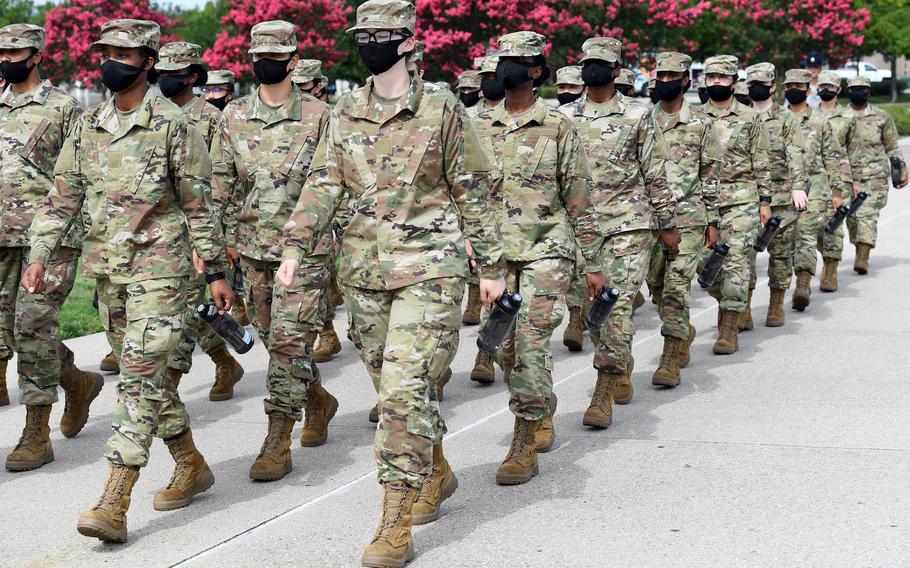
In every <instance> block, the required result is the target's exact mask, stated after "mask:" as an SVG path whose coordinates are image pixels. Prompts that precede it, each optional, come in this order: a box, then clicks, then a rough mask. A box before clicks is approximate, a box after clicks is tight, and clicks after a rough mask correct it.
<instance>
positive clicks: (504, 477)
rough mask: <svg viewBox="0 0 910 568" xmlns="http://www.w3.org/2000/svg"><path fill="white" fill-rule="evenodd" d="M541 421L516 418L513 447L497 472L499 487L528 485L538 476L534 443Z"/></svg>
mask: <svg viewBox="0 0 910 568" xmlns="http://www.w3.org/2000/svg"><path fill="white" fill-rule="evenodd" d="M538 428H540V420H525V419H524V418H519V417H518V416H516V417H515V430H514V432H513V433H512V445H511V447H509V453H508V455H506V459H505V461H503V462H502V465H500V466H499V469H498V470H496V483H498V484H499V485H519V484H522V483H527V482H528V481H530V480H531V478H532V477H534V476H535V475H537V473H538V469H537V446H536V445H535V443H534V438H535V435H536V434H537V429H538Z"/></svg>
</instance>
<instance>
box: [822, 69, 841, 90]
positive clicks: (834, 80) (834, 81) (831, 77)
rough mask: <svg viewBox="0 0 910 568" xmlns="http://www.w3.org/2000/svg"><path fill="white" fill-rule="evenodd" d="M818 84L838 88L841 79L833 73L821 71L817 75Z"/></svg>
mask: <svg viewBox="0 0 910 568" xmlns="http://www.w3.org/2000/svg"><path fill="white" fill-rule="evenodd" d="M818 84H819V85H834V86H835V87H837V88H840V84H841V77H840V75H838V74H837V73H835V72H834V71H822V72H821V73H819V74H818Z"/></svg>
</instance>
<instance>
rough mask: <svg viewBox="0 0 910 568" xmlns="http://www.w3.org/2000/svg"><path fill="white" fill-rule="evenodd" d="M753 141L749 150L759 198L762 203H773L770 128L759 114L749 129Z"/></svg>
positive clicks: (750, 138)
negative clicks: (769, 152) (769, 151)
mask: <svg viewBox="0 0 910 568" xmlns="http://www.w3.org/2000/svg"><path fill="white" fill-rule="evenodd" d="M749 140H750V142H751V144H750V147H749V152H750V153H751V157H752V176H753V177H754V178H755V183H756V184H757V185H758V200H759V201H760V202H761V203H771V191H772V183H773V182H772V181H771V158H770V156H769V155H768V147H769V138H768V128H767V127H766V126H765V122H764V121H763V120H762V119H761V117H760V116H759V115H755V118H754V119H753V120H752V127H751V128H750V130H749Z"/></svg>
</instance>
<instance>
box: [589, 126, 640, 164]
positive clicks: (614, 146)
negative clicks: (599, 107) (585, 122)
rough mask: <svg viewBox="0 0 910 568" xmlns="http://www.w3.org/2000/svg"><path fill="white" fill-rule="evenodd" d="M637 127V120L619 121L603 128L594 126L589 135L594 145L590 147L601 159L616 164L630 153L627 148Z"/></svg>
mask: <svg viewBox="0 0 910 568" xmlns="http://www.w3.org/2000/svg"><path fill="white" fill-rule="evenodd" d="M637 125H638V121H637V120H628V119H619V120H614V121H613V122H611V123H609V124H606V123H604V124H603V125H602V126H592V128H591V130H590V132H589V133H588V137H589V138H590V140H591V142H592V145H591V146H588V147H589V148H591V150H592V153H594V154H596V155H598V156H600V157H601V158H603V159H606V160H609V161H611V162H616V161H618V160H620V159H622V158H623V157H624V156H625V155H626V154H627V153H628V149H627V148H626V146H627V144H629V140H630V139H632V132H634V130H635V127H636V126H637Z"/></svg>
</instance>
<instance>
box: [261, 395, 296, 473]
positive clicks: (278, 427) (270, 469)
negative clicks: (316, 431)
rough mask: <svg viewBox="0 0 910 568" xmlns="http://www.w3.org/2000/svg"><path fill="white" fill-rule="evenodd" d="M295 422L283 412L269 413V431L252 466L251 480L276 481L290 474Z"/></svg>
mask: <svg viewBox="0 0 910 568" xmlns="http://www.w3.org/2000/svg"><path fill="white" fill-rule="evenodd" d="M293 429H294V420H293V419H291V418H289V417H288V416H287V415H286V414H284V413H282V412H270V413H269V431H268V433H267V434H266V435H265V440H264V441H263V442H262V449H260V450H259V457H257V458H256V461H255V462H253V465H252V466H250V479H255V480H258V481H276V480H278V479H281V478H282V477H284V476H285V475H287V474H288V473H290V471H291V469H293V467H292V466H291V431H292V430H293Z"/></svg>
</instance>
